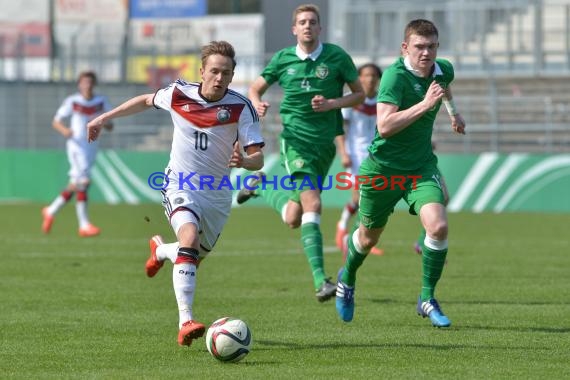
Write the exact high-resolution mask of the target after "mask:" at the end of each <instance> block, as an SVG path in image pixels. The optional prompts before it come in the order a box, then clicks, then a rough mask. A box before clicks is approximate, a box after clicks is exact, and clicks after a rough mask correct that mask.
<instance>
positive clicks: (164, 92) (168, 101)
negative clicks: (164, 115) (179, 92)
mask: <svg viewBox="0 0 570 380" xmlns="http://www.w3.org/2000/svg"><path fill="white" fill-rule="evenodd" d="M175 86H176V84H175V83H171V84H169V85H168V86H167V87H164V88H161V89H160V90H158V91H157V92H156V93H155V94H154V98H153V99H152V103H153V104H154V106H155V107H156V108H161V109H163V110H166V111H170V110H171V109H172V93H173V91H174V87H175Z"/></svg>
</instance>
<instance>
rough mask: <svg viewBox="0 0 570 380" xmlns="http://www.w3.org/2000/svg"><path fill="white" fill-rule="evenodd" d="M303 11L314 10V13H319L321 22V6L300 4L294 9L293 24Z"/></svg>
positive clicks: (318, 16)
mask: <svg viewBox="0 0 570 380" xmlns="http://www.w3.org/2000/svg"><path fill="white" fill-rule="evenodd" d="M303 12H313V13H314V14H316V15H317V22H318V23H319V25H320V23H321V15H320V13H319V7H317V6H316V5H315V4H302V5H299V6H298V7H297V8H295V10H294V11H293V24H292V25H295V23H296V22H297V15H298V14H299V13H303Z"/></svg>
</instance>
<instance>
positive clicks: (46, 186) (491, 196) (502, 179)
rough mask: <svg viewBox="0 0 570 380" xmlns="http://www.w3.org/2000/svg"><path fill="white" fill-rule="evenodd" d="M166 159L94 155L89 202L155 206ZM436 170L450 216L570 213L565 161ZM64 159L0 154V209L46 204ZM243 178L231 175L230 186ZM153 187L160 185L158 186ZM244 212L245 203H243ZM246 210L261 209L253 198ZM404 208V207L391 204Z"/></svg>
mask: <svg viewBox="0 0 570 380" xmlns="http://www.w3.org/2000/svg"><path fill="white" fill-rule="evenodd" d="M167 162H168V154H167V153H156V152H128V151H114V150H101V151H100V152H99V154H98V156H97V161H96V164H95V167H94V168H93V173H92V174H93V185H92V187H91V189H90V200H91V201H93V202H99V203H110V204H117V203H129V204H138V203H148V202H156V203H159V202H160V200H161V196H160V192H159V191H157V190H153V189H152V188H151V186H150V185H149V178H151V177H152V176H153V175H154V176H155V177H156V176H157V174H156V173H160V172H162V171H163V170H164V166H165V165H166V163H167ZM439 166H440V169H441V171H442V173H443V174H444V176H445V179H446V182H447V186H448V188H449V191H450V193H451V202H450V204H449V206H448V207H449V210H450V211H451V212H456V211H472V212H513V211H515V212H516V211H532V212H570V197H568V195H567V194H568V188H570V154H558V155H538V154H524V153H516V154H498V153H482V154H479V155H464V154H441V155H440V158H439ZM68 168H69V165H68V163H67V158H66V156H65V153H64V152H62V151H55V150H53V151H52V150H43V151H30V150H0V170H1V172H2V178H3V179H2V182H1V183H0V202H4V203H6V202H43V203H46V202H50V201H51V200H52V199H53V198H54V197H55V195H56V194H57V193H58V192H59V191H61V189H62V187H63V186H64V185H65V183H66V182H67V170H68ZM264 170H265V171H266V173H267V174H268V176H269V177H270V178H274V176H276V178H277V179H278V181H279V180H280V178H282V177H283V176H285V175H286V172H285V171H284V169H283V168H282V167H281V166H280V164H279V158H278V157H277V155H275V154H272V155H269V156H268V157H266V166H265V169H264ZM342 172H344V169H343V168H342V167H341V165H340V162H339V161H336V162H335V163H334V165H333V167H332V169H331V171H330V175H331V176H332V182H331V181H329V180H328V179H327V182H326V183H325V186H327V185H330V186H331V187H332V189H330V190H325V191H323V202H324V205H325V207H341V206H342V205H343V204H344V203H345V202H346V201H347V199H348V198H349V192H348V191H347V190H340V189H338V188H336V186H337V185H338V186H340V187H344V188H346V187H348V185H346V183H340V182H336V181H335V178H336V176H337V174H339V173H342ZM247 174H249V173H248V172H245V171H242V170H234V171H233V173H232V183H233V186H234V187H237V183H238V182H236V181H239V182H240V183H242V182H243V180H244V177H245V176H246V175H247ZM158 182H159V183H160V179H159V181H158ZM248 205H249V203H248ZM251 206H260V207H261V206H265V203H264V202H263V200H261V199H253V200H252V201H251ZM398 208H400V209H406V208H407V206H406V205H405V204H404V203H401V204H399V205H398Z"/></svg>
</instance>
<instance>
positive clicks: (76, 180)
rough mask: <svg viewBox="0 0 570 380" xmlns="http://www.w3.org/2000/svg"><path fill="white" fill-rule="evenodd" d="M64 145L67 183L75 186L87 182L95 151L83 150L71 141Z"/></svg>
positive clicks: (93, 148) (90, 149)
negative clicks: (67, 167) (65, 146)
mask: <svg viewBox="0 0 570 380" xmlns="http://www.w3.org/2000/svg"><path fill="white" fill-rule="evenodd" d="M66 145H67V159H68V161H69V173H68V174H69V181H70V182H71V183H72V184H75V185H79V184H83V183H85V182H87V181H89V180H90V178H91V168H92V167H93V164H94V163H95V156H96V155H97V149H96V148H95V147H89V148H85V147H83V146H81V145H78V144H76V143H74V142H73V141H71V140H68V142H67V144H66Z"/></svg>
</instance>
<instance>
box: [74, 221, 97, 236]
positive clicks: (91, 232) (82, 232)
mask: <svg viewBox="0 0 570 380" xmlns="http://www.w3.org/2000/svg"><path fill="white" fill-rule="evenodd" d="M100 233H101V230H100V229H99V227H95V226H94V225H92V224H88V225H86V226H85V227H83V228H80V229H79V236H81V237H92V236H97V235H99V234H100Z"/></svg>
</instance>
